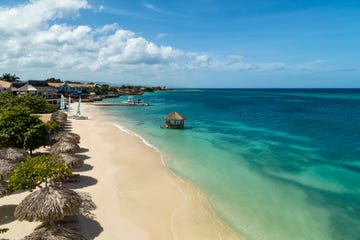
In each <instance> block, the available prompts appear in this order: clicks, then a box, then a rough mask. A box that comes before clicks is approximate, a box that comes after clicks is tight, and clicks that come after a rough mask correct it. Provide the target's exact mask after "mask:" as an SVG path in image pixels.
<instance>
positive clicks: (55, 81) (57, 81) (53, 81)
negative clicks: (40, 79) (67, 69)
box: [46, 77, 62, 83]
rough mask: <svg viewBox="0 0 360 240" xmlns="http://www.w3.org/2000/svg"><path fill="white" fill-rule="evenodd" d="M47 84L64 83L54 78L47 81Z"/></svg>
mask: <svg viewBox="0 0 360 240" xmlns="http://www.w3.org/2000/svg"><path fill="white" fill-rule="evenodd" d="M46 82H48V83H62V81H61V79H60V78H54V77H51V78H48V79H46Z"/></svg>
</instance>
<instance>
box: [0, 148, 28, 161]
mask: <svg viewBox="0 0 360 240" xmlns="http://www.w3.org/2000/svg"><path fill="white" fill-rule="evenodd" d="M27 156H29V153H28V152H27V151H25V150H24V149H20V148H11V147H10V148H0V159H7V160H9V161H11V162H20V161H23V160H25V158H26V157H27Z"/></svg>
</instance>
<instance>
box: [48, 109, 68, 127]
mask: <svg viewBox="0 0 360 240" xmlns="http://www.w3.org/2000/svg"><path fill="white" fill-rule="evenodd" d="M51 120H52V121H54V122H56V123H58V124H60V125H65V124H66V122H67V114H66V113H64V112H60V111H57V112H54V113H52V114H51Z"/></svg>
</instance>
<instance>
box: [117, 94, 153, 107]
mask: <svg viewBox="0 0 360 240" xmlns="http://www.w3.org/2000/svg"><path fill="white" fill-rule="evenodd" d="M149 105H150V104H149V103H147V102H144V101H142V100H141V99H134V97H133V96H128V99H127V101H125V102H122V103H120V106H149Z"/></svg>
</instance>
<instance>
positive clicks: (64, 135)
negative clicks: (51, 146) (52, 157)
mask: <svg viewBox="0 0 360 240" xmlns="http://www.w3.org/2000/svg"><path fill="white" fill-rule="evenodd" d="M61 140H69V141H70V142H74V143H80V135H79V134H76V133H72V132H59V133H56V134H54V135H52V136H51V137H50V142H52V143H55V142H59V141H61Z"/></svg>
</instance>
